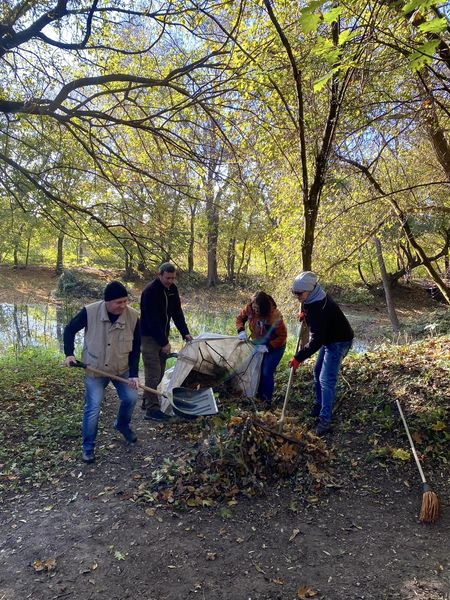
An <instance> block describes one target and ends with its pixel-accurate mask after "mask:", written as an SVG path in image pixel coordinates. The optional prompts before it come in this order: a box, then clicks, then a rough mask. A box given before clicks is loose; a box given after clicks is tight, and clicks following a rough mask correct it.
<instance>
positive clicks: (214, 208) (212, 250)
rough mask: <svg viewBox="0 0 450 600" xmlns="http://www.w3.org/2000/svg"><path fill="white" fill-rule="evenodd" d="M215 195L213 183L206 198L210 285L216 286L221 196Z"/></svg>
mask: <svg viewBox="0 0 450 600" xmlns="http://www.w3.org/2000/svg"><path fill="white" fill-rule="evenodd" d="M220 195H221V194H220V192H219V194H217V196H216V197H214V190H213V188H212V185H210V186H208V191H207V198H206V214H207V216H208V238H207V243H208V287H214V286H216V285H217V283H218V280H219V278H218V274H217V242H218V239H219V209H218V204H217V200H218V198H219V196H220Z"/></svg>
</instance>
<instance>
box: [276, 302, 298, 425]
mask: <svg viewBox="0 0 450 600" xmlns="http://www.w3.org/2000/svg"><path fill="white" fill-rule="evenodd" d="M300 306H301V305H300ZM302 331H303V321H302V322H301V323H300V327H299V332H298V338H297V345H296V347H295V354H297V352H298V350H299V348H300V343H301V340H302ZM294 373H295V371H294V367H291V369H290V371H289V379H288V384H287V388H286V395H285V396H284V402H283V408H282V409H281V417H280V419H279V421H278V426H279V427H278V429H279V432H280V433H281V431H282V429H283V423H284V419H285V417H286V407H287V403H288V400H289V393H290V391H291V385H292V379H293V378H294Z"/></svg>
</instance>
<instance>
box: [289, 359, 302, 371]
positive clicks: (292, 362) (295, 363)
mask: <svg viewBox="0 0 450 600" xmlns="http://www.w3.org/2000/svg"><path fill="white" fill-rule="evenodd" d="M300 365H301V363H299V362H298V360H297V359H296V358H295V356H294V358H291V360H290V361H289V367H290V368H291V369H294V373H295V371H296V370H297V369H298V368H299V366H300Z"/></svg>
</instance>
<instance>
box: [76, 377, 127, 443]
mask: <svg viewBox="0 0 450 600" xmlns="http://www.w3.org/2000/svg"><path fill="white" fill-rule="evenodd" d="M122 377H124V378H125V379H127V378H128V372H126V373H124V374H123V375H122ZM110 381H111V382H112V384H113V385H114V387H115V388H116V390H117V394H118V396H119V399H120V405H119V411H118V413H117V419H116V422H115V427H116V429H118V430H119V431H120V430H121V429H126V428H127V427H129V426H130V421H131V416H132V414H133V410H134V405H135V404H136V400H137V398H138V391H137V390H134V389H133V388H131V387H130V386H129V385H127V384H125V383H121V382H120V381H113V380H112V379H110V378H109V377H91V376H89V375H87V376H86V378H85V386H86V389H85V394H84V412H83V428H82V436H83V449H84V450H86V452H92V451H93V450H94V447H95V438H96V437H97V430H98V418H99V416H100V406H101V403H102V400H103V397H104V395H105V388H106V386H107V385H108V383H109V382H110Z"/></svg>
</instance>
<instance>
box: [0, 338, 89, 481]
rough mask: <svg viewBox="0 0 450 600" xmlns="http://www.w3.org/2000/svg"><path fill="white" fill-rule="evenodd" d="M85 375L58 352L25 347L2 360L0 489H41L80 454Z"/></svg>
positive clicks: (0, 370)
mask: <svg viewBox="0 0 450 600" xmlns="http://www.w3.org/2000/svg"><path fill="white" fill-rule="evenodd" d="M83 388H84V384H83V376H82V374H81V373H79V372H78V371H77V370H75V369H73V370H71V369H66V368H64V367H63V366H62V357H61V355H59V354H58V353H56V352H52V351H48V350H42V349H27V350H25V351H24V352H22V353H21V354H19V355H18V356H16V355H15V354H13V353H7V354H5V355H4V356H3V357H2V358H1V359H0V398H1V405H2V410H1V411H0V491H10V492H11V491H19V490H22V489H26V488H29V487H39V486H41V485H42V484H43V483H45V482H48V481H52V480H55V478H58V477H59V476H60V475H62V474H64V473H66V472H67V470H68V468H70V466H71V465H73V463H74V462H75V461H76V460H77V457H78V453H79V443H80V442H79V437H80V420H81V407H82V402H83Z"/></svg>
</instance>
